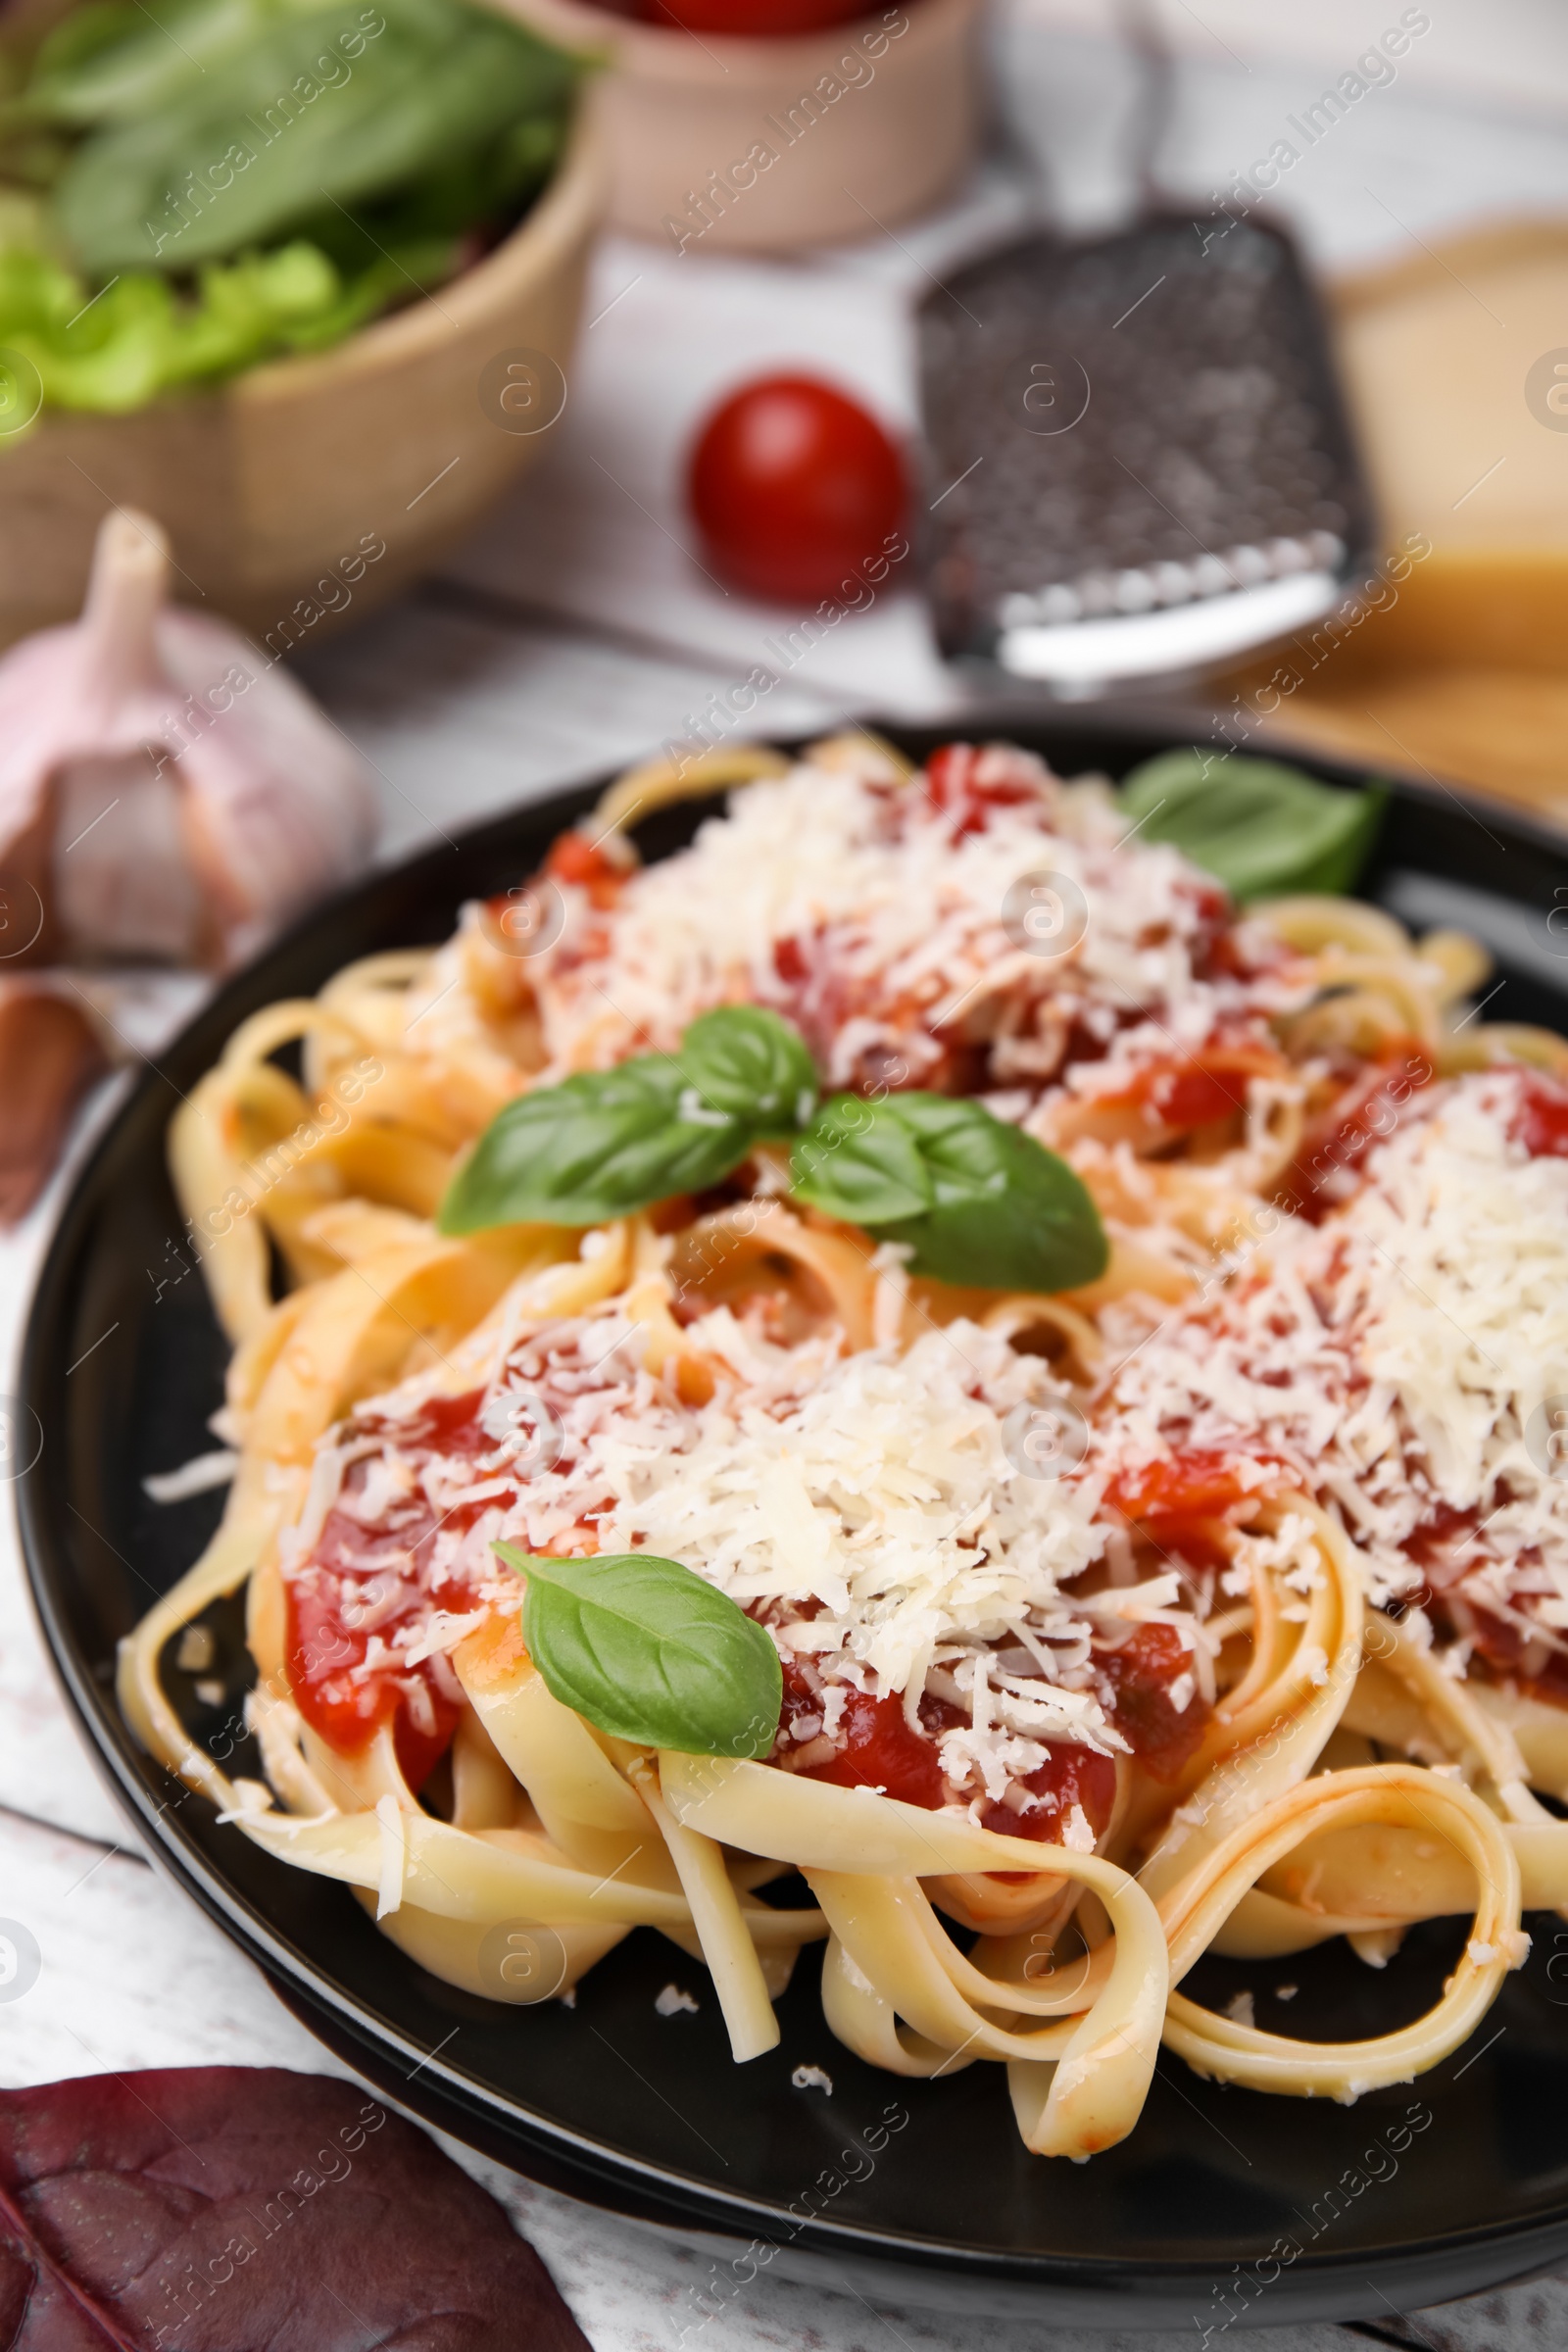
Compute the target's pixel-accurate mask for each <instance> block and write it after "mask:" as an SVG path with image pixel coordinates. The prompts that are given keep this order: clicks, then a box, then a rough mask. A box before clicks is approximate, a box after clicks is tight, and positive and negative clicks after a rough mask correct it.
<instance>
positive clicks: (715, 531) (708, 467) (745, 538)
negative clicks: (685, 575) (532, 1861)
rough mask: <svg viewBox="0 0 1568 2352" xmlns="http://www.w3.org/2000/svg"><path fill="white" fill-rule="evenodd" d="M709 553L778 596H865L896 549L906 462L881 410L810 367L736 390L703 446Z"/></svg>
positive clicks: (724, 568) (723, 567)
mask: <svg viewBox="0 0 1568 2352" xmlns="http://www.w3.org/2000/svg"><path fill="white" fill-rule="evenodd" d="M690 495H691V505H692V512H693V514H694V515H695V516H696V518H697V526H698V529H699V531H700V533H701V535H702V541H703V552H704V560H705V562H707V564H709V565H710V566H711V569H712V570H713V571H715V572H717V573H718V575H719V576H720V578H722V579H724V580H727V581H728V582H729V583H730V585H731V586H732V587H736V588H743V589H745V591H746V593H747V594H748V595H749V596H760V597H764V598H768V599H771V600H772V601H774V602H777V603H797V602H799V603H804V604H815V603H817V602H819V601H820V600H821V599H822V598H824V597H837V596H840V595H843V594H844V593H846V591H848V592H849V593H850V594H851V595H853V594H854V593H855V590H854V582H855V575H856V574H857V572H858V571H859V570H860V568H861V566H862V565H863V564H865V563H866V562H867V561H868V560H869V559H871V558H875V557H882V558H884V559H885V557H886V555H887V554H889V553H891V552H892V551H893V549H894V547H896V546H897V543H898V528H899V522H900V519H901V517H902V515H903V514H904V507H905V498H906V485H905V475H904V462H903V460H902V459H901V457H900V456H899V453H898V451H897V449H896V448H895V447H894V445H893V443H892V442H891V441H890V440H889V439H888V436H887V434H886V433H885V432H884V431H883V430H882V427H881V426H880V425H879V424H878V423H877V421H876V418H875V417H869V416H867V415H866V412H865V411H864V409H862V408H860V407H858V405H857V403H856V402H855V401H853V400H847V399H846V398H845V396H844V394H843V393H842V392H835V391H834V389H833V387H832V386H831V385H830V384H823V383H818V382H817V381H816V380H815V379H814V378H813V377H811V376H809V375H770V376H764V377H762V378H760V380H759V381H758V382H756V383H753V384H747V385H746V386H744V388H743V389H742V390H741V391H739V392H734V393H732V394H731V395H730V397H729V399H728V400H726V401H725V402H724V403H723V404H722V406H721V407H719V408H717V409H715V410H714V412H713V414H712V416H711V417H710V418H709V419H708V422H707V423H706V424H705V425H704V427H703V430H702V432H701V434H700V435H699V437H698V440H697V445H696V448H695V449H694V451H693V453H692V461H691V482H690Z"/></svg>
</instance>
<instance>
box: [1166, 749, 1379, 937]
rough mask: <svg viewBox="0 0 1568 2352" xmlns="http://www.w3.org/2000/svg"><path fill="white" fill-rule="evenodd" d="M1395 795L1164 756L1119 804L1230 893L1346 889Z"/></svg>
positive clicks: (1255, 895)
mask: <svg viewBox="0 0 1568 2352" xmlns="http://www.w3.org/2000/svg"><path fill="white" fill-rule="evenodd" d="M1387 800H1388V794H1387V793H1386V792H1385V791H1384V790H1383V789H1382V788H1381V787H1380V786H1378V785H1370V786H1369V787H1368V788H1367V789H1366V790H1365V791H1364V792H1348V791H1346V790H1343V789H1342V788H1340V787H1337V786H1335V785H1332V784H1319V783H1317V782H1316V781H1315V780H1314V779H1313V778H1312V777H1311V776H1306V775H1303V774H1302V773H1301V771H1300V769H1299V768H1297V767H1287V766H1285V765H1284V764H1283V763H1282V762H1280V761H1279V760H1245V759H1241V758H1238V757H1237V756H1235V755H1234V754H1233V755H1232V756H1231V758H1229V759H1227V760H1216V759H1214V758H1213V757H1212V756H1211V755H1210V754H1208V753H1204V752H1199V751H1178V752H1162V753H1161V754H1160V755H1159V757H1158V758H1157V759H1155V760H1145V762H1144V764H1143V766H1142V767H1139V768H1135V769H1134V771H1133V773H1132V774H1131V775H1130V776H1129V777H1128V778H1127V780H1126V782H1125V783H1124V784H1123V785H1122V788H1121V805H1122V807H1123V809H1125V810H1126V811H1127V814H1128V815H1129V816H1130V817H1131V818H1132V819H1133V821H1134V822H1135V824H1136V825H1137V826H1138V830H1139V836H1140V838H1141V839H1142V840H1144V841H1168V842H1171V843H1173V844H1174V846H1175V847H1176V848H1177V849H1179V850H1182V851H1184V852H1185V853H1186V855H1187V856H1188V857H1189V858H1191V859H1192V860H1193V863H1194V864H1195V865H1201V866H1202V867H1203V868H1204V870H1205V871H1206V872H1208V873H1211V874H1213V875H1215V876H1216V877H1217V879H1218V880H1219V881H1221V882H1223V883H1224V885H1225V887H1226V889H1227V890H1228V891H1229V892H1230V894H1231V896H1232V898H1234V899H1237V900H1240V901H1241V902H1243V903H1244V904H1245V903H1246V902H1247V901H1248V900H1249V899H1271V898H1282V897H1284V896H1285V895H1287V894H1288V893H1291V892H1295V891H1325V892H1328V893H1331V894H1337V893H1340V892H1344V891H1348V890H1349V889H1351V888H1352V887H1353V885H1354V883H1355V879H1356V876H1357V875H1358V874H1359V873H1360V871H1361V868H1362V866H1363V864H1364V863H1365V861H1366V858H1367V854H1368V852H1369V851H1370V850H1371V847H1372V843H1373V839H1374V837H1375V835H1376V833H1377V829H1378V824H1379V821H1380V820H1381V818H1382V815H1383V809H1384V806H1385V804H1386V802H1387Z"/></svg>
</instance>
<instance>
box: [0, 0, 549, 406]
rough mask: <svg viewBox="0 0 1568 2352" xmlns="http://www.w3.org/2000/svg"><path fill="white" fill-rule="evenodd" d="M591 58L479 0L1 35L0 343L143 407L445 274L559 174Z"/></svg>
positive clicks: (341, 329) (63, 26)
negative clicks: (475, 1) (575, 99)
mask: <svg viewBox="0 0 1568 2352" xmlns="http://www.w3.org/2000/svg"><path fill="white" fill-rule="evenodd" d="M583 62H584V61H582V60H580V59H578V58H575V57H573V56H571V55H568V54H567V52H566V51H565V50H564V49H562V48H560V47H557V46H555V45H554V44H552V43H551V42H549V41H547V40H544V39H542V38H540V37H538V36H537V35H536V34H534V33H532V32H531V31H529V30H528V29H527V28H526V27H524V26H523V25H518V24H517V23H515V22H514V21H512V20H510V19H507V18H503V17H499V16H496V15H494V14H492V13H490V12H489V11H487V10H481V9H476V8H470V7H467V6H466V5H464V0H374V4H373V5H362V4H361V0H332V4H331V5H327V6H322V5H321V4H320V0H170V5H168V6H167V7H165V8H164V9H163V11H162V21H161V23H156V24H155V23H154V21H153V20H152V18H151V17H150V16H149V15H148V14H147V12H146V11H145V10H144V9H142V8H140V7H138V6H137V5H136V4H135V0H85V5H82V6H78V7H74V8H70V9H68V10H67V11H65V12H64V13H62V12H61V11H59V10H58V9H54V10H51V11H50V12H49V13H48V16H47V17H41V16H40V15H39V14H37V13H33V14H32V15H31V16H28V15H26V14H24V15H22V16H21V17H19V18H14V19H12V20H11V21H10V23H9V24H8V26H7V28H6V30H5V32H4V33H3V34H0V89H3V92H4V95H3V98H0V346H4V347H6V348H8V349H9V350H12V351H15V352H18V353H20V354H21V355H22V356H23V357H24V359H25V360H26V361H28V362H30V363H31V365H32V366H33V367H34V368H36V370H37V372H38V377H39V380H40V383H41V386H42V396H43V402H44V405H45V406H46V407H56V408H64V409H85V410H99V411H105V412H111V413H122V414H123V413H124V412H126V411H129V410H133V409H139V408H141V407H143V406H145V405H146V404H147V403H148V402H149V401H151V400H153V399H155V398H156V397H157V396H158V394H160V393H162V392H165V391H168V390H170V389H172V388H173V387H175V386H178V385H181V384H192V383H214V382H217V381H220V380H221V379H222V378H223V377H225V376H230V375H233V374H235V373H236V372H237V371H239V370H240V369H242V368H248V367H250V366H252V365H253V364H254V363H256V362H257V361H260V360H263V359H267V358H269V357H272V356H275V355H279V354H282V353H287V352H298V351H317V350H321V349H324V348H325V347H326V346H328V345H330V344H332V343H335V342H338V341H339V340H341V338H342V337H343V336H345V335H347V334H349V333H351V332H352V331H353V330H354V329H355V328H356V327H358V326H360V325H362V324H363V323H364V322H365V321H366V320H368V319H372V318H374V317H376V316H377V315H378V314H380V313H382V312H384V311H386V310H388V309H391V308H393V307H395V306H397V305H398V304H400V303H403V302H406V301H410V300H413V299H414V298H415V297H416V296H417V295H419V294H422V293H426V292H428V291H429V290H430V289H432V288H435V287H439V286H440V285H442V284H443V283H444V282H445V281H446V280H448V279H450V278H451V277H452V276H454V275H455V274H456V273H457V272H458V271H459V270H462V269H463V268H464V267H465V266H466V264H467V263H469V262H470V261H473V260H475V259H477V258H478V257H479V256H480V255H481V254H482V253H483V252H485V251H486V250H487V249H488V248H489V246H490V245H492V244H493V243H494V242H495V241H496V240H497V239H498V238H499V237H500V236H502V235H504V234H505V233H506V232H507V230H508V229H510V228H511V227H512V226H513V225H514V224H515V222H516V221H518V220H519V219H520V217H521V216H522V214H523V213H524V212H525V211H526V210H527V208H528V206H529V204H530V202H531V201H532V199H533V198H534V196H535V195H536V194H537V193H538V191H539V190H540V189H541V187H542V186H543V185H544V183H545V181H546V180H547V179H548V178H549V176H550V174H551V172H552V171H553V170H554V167H555V164H556V162H557V159H558V157H559V155H560V152H561V149H562V145H563V142H564V136H565V132H566V128H567V125H568V122H569V118H570V113H571V101H572V96H573V92H574V89H575V86H576V84H577V81H578V79H579V77H580V74H581V72H582V70H583Z"/></svg>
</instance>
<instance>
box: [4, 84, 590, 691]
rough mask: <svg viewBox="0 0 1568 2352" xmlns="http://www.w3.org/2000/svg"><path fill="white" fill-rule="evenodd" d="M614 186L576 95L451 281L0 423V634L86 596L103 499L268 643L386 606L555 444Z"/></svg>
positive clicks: (189, 591) (181, 584)
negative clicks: (225, 364)
mask: <svg viewBox="0 0 1568 2352" xmlns="http://www.w3.org/2000/svg"><path fill="white" fill-rule="evenodd" d="M607 188H608V172H607V165H606V157H605V148H604V139H603V134H602V132H601V130H600V128H599V127H598V124H597V122H596V120H595V113H594V109H593V108H592V106H585V107H583V108H581V109H580V110H579V114H578V120H577V123H576V125H575V127H574V129H573V132H572V135H571V138H570V140H569V142H568V145H567V150H566V153H565V155H564V158H563V161H562V164H561V168H560V170H559V172H557V174H556V177H555V179H554V180H553V181H552V182H551V184H550V186H549V187H548V188H547V189H546V190H545V192H544V194H543V195H542V196H541V197H540V198H539V200H538V202H537V203H536V204H535V205H534V207H533V209H532V211H531V212H530V213H529V214H528V216H527V218H526V219H525V220H524V221H521V222H520V223H519V224H518V226H517V228H516V229H515V231H514V232H513V234H512V235H511V236H510V237H508V238H507V240H506V241H505V243H504V244H502V245H499V246H498V247H497V248H496V250H495V251H494V252H493V253H491V254H489V255H487V256H486V258H485V259H484V260H483V261H482V262H480V263H478V264H477V265H476V267H475V268H473V269H471V270H467V271H466V272H465V274H464V275H463V276H462V277H460V278H458V279H457V280H455V282H454V283H453V284H451V285H450V286H443V287H441V288H440V289H439V290H438V291H437V292H436V293H435V294H433V295H429V296H427V297H426V298H425V299H424V300H422V301H420V302H417V303H414V304H412V305H411V306H410V308H409V309H407V310H404V311H399V312H396V313H395V314H394V315H393V316H392V317H391V318H388V319H380V320H377V321H376V322H375V323H374V324H372V325H370V326H368V327H365V328H362V330H361V331H360V332H359V333H358V334H356V335H352V336H350V338H349V339H348V341H347V342H345V343H341V344H339V345H338V346H337V347H336V348H335V349H334V350H331V351H326V352H321V353H319V354H313V355H310V356H308V357H302V358H299V359H289V360H279V361H275V362H271V363H270V364H269V365H267V366H265V367H261V368H251V369H250V370H249V372H248V373H246V374H244V375H241V376H237V377H235V379H234V380H233V382H232V383H228V384H224V385H222V386H221V387H220V388H218V389H216V390H214V391H210V392H197V393H190V394H183V395H176V396H172V397H171V398H169V399H165V400H160V401H158V402H156V403H155V404H154V405H153V406H152V407H151V408H148V409H144V410H141V411H139V412H138V413H137V414H135V415H133V416H128V417H99V416H73V415H68V414H66V413H64V412H61V411H58V410H51V411H49V412H47V413H46V414H45V415H44V416H43V417H40V418H39V419H38V420H37V422H35V423H33V424H31V425H30V426H28V427H27V429H25V430H24V431H20V432H17V433H15V434H14V435H13V436H11V437H10V438H9V439H8V438H0V644H9V643H10V642H11V641H12V640H13V639H14V638H17V637H20V636H22V635H24V634H25V632H26V631H28V630H30V629H36V628H41V627H44V626H46V625H47V624H49V623H51V622H54V621H62V620H67V619H70V618H72V617H73V615H74V614H75V613H77V612H78V611H79V610H80V607H81V600H82V595H83V592H84V590H85V587H86V581H87V573H88V569H89V566H90V563H91V558H92V548H93V541H94V538H95V537H96V534H97V530H98V525H99V523H100V522H101V521H102V519H103V516H104V514H105V511H106V510H107V509H108V508H110V507H133V508H139V509H141V510H143V511H144V512H146V513H148V514H150V515H156V516H157V517H158V519H159V520H160V521H161V522H162V523H163V524H164V526H165V528H166V529H167V531H168V532H169V536H170V540H171V542H172V549H173V558H174V565H175V593H176V594H177V595H178V596H179V597H180V598H181V599H182V601H185V602H187V603H190V604H194V605H196V606H198V607H206V608H207V609H209V610H211V611H213V612H215V613H225V614H227V615H228V616H229V617H230V618H232V619H234V620H237V621H238V622H239V623H240V625H241V626H242V627H244V628H246V629H249V630H250V631H251V632H252V633H253V634H254V635H255V636H257V637H258V638H260V639H262V640H264V641H265V643H266V644H267V645H268V646H269V648H270V650H271V651H272V652H273V653H283V652H286V651H287V650H288V649H289V648H290V647H291V646H293V645H297V644H300V643H302V642H314V640H315V639H316V638H318V637H319V636H321V635H323V634H325V633H326V631H327V630H328V629H330V628H331V627H332V625H333V624H334V623H335V622H336V621H337V620H339V619H341V618H342V616H343V615H344V613H347V612H348V611H349V610H351V609H352V610H353V611H354V612H355V613H363V612H366V611H368V609H370V608H371V607H372V606H375V605H378V604H382V603H384V602H385V601H386V599H387V598H388V597H389V596H391V595H392V594H394V593H395V591H396V590H398V589H399V588H401V587H403V586H404V585H405V584H406V583H407V582H408V581H409V580H410V579H411V578H413V577H414V576H415V575H416V574H417V573H418V572H419V571H421V570H423V569H426V568H428V566H429V564H431V563H432V561H434V559H435V558H436V557H438V556H439V555H440V554H441V553H442V552H443V551H444V550H445V549H446V548H447V547H449V546H450V545H451V544H452V543H453V542H454V541H455V540H457V539H459V538H461V537H462V535H463V533H464V532H465V531H466V530H467V529H469V528H470V527H471V526H472V524H473V523H474V522H475V521H476V520H477V519H478V517H479V516H480V515H482V514H483V513H484V512H485V510H486V509H487V508H488V507H489V506H490V505H491V503H492V502H493V500H494V499H495V497H496V495H497V493H498V492H499V491H500V490H501V489H502V488H503V486H504V485H505V484H506V483H508V482H509V481H511V480H512V479H513V477H514V476H515V475H516V474H518V473H520V472H521V471H522V470H523V468H524V467H525V466H529V465H531V464H532V463H533V461H534V460H535V459H536V458H537V457H539V456H540V454H541V453H542V451H543V450H544V448H545V446H546V445H547V443H548V440H549V438H550V426H551V425H552V423H553V422H554V421H555V417H557V416H559V414H560V413H561V409H562V408H563V406H564V402H565V400H566V398H567V396H568V387H567V381H566V375H565V370H566V368H567V367H568V365H569V361H570V356H571V349H572V342H573V338H574V335H575V332H576V327H577V320H578V314H579V311H580V309H581V303H582V288H583V277H584V272H585V269H586V265H587V259H588V252H589V248H590V246H591V244H592V241H593V237H594V234H595V231H596V230H597V228H598V226H599V223H600V220H601V218H602V216H603V212H604V206H605V200H606V194H607ZM6 356H7V355H5V354H3V353H0V365H3V364H4V363H5V360H6ZM13 405H14V404H13Z"/></svg>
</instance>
